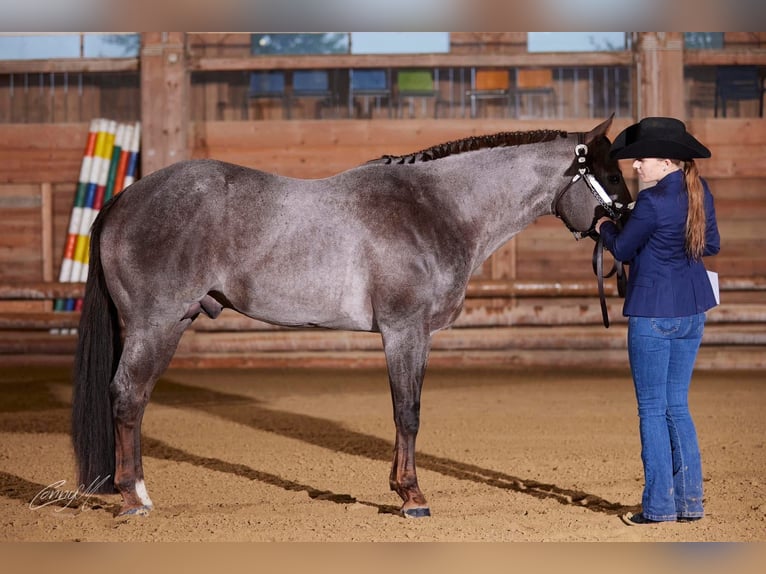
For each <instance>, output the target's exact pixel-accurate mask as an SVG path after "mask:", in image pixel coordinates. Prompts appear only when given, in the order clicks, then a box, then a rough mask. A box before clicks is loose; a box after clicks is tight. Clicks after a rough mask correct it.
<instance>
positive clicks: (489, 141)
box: [367, 130, 567, 165]
mask: <svg viewBox="0 0 766 574" xmlns="http://www.w3.org/2000/svg"><path fill="white" fill-rule="evenodd" d="M557 137H562V138H565V137H567V133H566V132H565V131H561V130H531V131H524V132H499V133H496V134H489V135H483V136H470V137H467V138H463V139H459V140H454V141H449V142H446V143H441V144H438V145H435V146H432V147H429V148H426V149H424V150H420V151H418V152H415V153H411V154H406V155H384V156H381V157H379V158H377V159H373V160H370V161H368V162H367V163H368V164H371V163H377V164H397V165H402V164H406V163H419V162H424V161H433V160H436V159H440V158H443V157H447V156H450V155H456V154H460V153H465V152H468V151H475V150H479V149H485V148H493V147H509V146H519V145H524V144H532V143H540V142H547V141H551V140H554V139H556V138H557Z"/></svg>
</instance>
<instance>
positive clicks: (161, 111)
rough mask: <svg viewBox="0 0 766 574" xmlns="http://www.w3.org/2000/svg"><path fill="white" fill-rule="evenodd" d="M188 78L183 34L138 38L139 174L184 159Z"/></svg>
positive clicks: (148, 35)
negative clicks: (139, 98)
mask: <svg viewBox="0 0 766 574" xmlns="http://www.w3.org/2000/svg"><path fill="white" fill-rule="evenodd" d="M188 94H189V75H188V73H187V66H186V50H185V34H184V33H183V32H144V33H143V34H142V37H141V128H142V136H143V137H142V142H141V174H142V175H147V174H149V173H151V172H153V171H156V170H158V169H160V168H162V167H165V166H168V165H170V164H172V163H175V162H177V161H181V160H183V159H187V158H188V157H189V150H188V148H187V141H186V132H187V125H188V120H189V118H188V115H189V114H188Z"/></svg>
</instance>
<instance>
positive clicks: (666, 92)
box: [636, 32, 686, 119]
mask: <svg viewBox="0 0 766 574" xmlns="http://www.w3.org/2000/svg"><path fill="white" fill-rule="evenodd" d="M683 46H684V37H683V33H681V32H644V33H642V34H639V36H638V41H637V46H636V59H637V72H638V74H637V75H638V106H637V109H636V116H637V117H639V118H642V117H646V116H671V117H676V118H681V119H683V118H684V117H685V115H686V109H685V104H684V94H685V92H684V50H683Z"/></svg>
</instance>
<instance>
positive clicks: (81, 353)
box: [72, 202, 122, 493]
mask: <svg viewBox="0 0 766 574" xmlns="http://www.w3.org/2000/svg"><path fill="white" fill-rule="evenodd" d="M113 204H114V202H111V204H109V205H107V206H105V208H104V209H102V210H101V212H100V213H99V216H98V217H97V218H96V221H95V222H94V223H93V227H92V229H91V239H90V260H89V269H88V280H87V283H86V285H85V297H84V299H83V306H82V315H81V317H80V327H79V331H78V333H79V339H78V342H77V351H76V354H75V358H74V373H73V385H72V443H73V445H74V452H75V457H76V460H77V470H78V480H79V482H78V484H82V485H84V486H85V487H86V488H88V487H91V490H90V492H94V493H112V492H115V488H114V469H115V446H114V420H113V415H112V401H111V398H110V391H109V384H110V382H111V380H112V377H113V376H114V372H115V370H116V368H117V363H118V362H119V359H120V354H121V353H122V344H121V342H120V324H119V318H118V315H117V309H116V307H115V305H114V302H113V301H112V297H111V295H110V294H109V290H108V289H107V286H106V281H105V279H104V270H103V267H102V266H101V247H100V238H101V230H102V227H103V223H104V219H105V216H106V214H107V211H108V210H107V209H106V208H108V207H110V206H111V205H113ZM91 485H92V486H91ZM96 487H97V488H96ZM94 488H95V490H94Z"/></svg>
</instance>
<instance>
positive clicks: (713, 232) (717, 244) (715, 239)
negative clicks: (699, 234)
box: [702, 185, 721, 257]
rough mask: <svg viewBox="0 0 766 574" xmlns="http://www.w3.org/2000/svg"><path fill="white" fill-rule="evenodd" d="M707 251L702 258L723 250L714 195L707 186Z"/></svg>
mask: <svg viewBox="0 0 766 574" xmlns="http://www.w3.org/2000/svg"><path fill="white" fill-rule="evenodd" d="M705 219H706V222H707V226H706V227H705V250H704V251H703V252H702V256H703V257H705V256H707V255H716V254H717V253H718V252H719V251H720V250H721V236H720V235H719V234H718V221H717V220H716V217H715V202H714V201H713V194H712V193H710V190H709V189H708V188H707V185H706V186H705Z"/></svg>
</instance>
